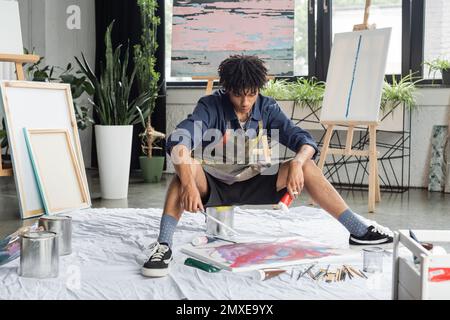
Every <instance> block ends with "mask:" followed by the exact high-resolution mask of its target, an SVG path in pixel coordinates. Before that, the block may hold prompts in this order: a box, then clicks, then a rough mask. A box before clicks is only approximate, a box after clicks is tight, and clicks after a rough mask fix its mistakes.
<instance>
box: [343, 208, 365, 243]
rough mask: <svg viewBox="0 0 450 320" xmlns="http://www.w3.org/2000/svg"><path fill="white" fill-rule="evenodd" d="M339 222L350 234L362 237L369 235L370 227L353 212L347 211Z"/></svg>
mask: <svg viewBox="0 0 450 320" xmlns="http://www.w3.org/2000/svg"><path fill="white" fill-rule="evenodd" d="M338 221H339V222H340V223H341V224H342V225H343V226H344V227H345V228H346V229H347V230H348V232H350V234H352V235H354V236H357V237H361V236H363V235H365V234H366V233H367V228H368V227H369V226H368V225H367V224H366V223H365V222H364V221H363V220H362V219H361V217H360V216H359V215H357V214H356V213H354V212H353V211H352V210H350V209H347V210H345V211H344V212H343V213H342V214H341V215H340V216H339V218H338Z"/></svg>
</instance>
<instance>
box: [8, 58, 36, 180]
mask: <svg viewBox="0 0 450 320" xmlns="http://www.w3.org/2000/svg"><path fill="white" fill-rule="evenodd" d="M39 59H40V57H39V56H37V55H33V54H1V53H0V62H11V63H14V65H15V67H16V76H17V80H20V81H24V80H25V72H24V71H23V64H24V63H36V62H38V61H39ZM12 175H13V170H12V168H6V169H4V168H3V163H2V161H1V160H0V177H11V176H12Z"/></svg>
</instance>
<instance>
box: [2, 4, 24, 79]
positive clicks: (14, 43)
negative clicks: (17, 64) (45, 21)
mask: <svg viewBox="0 0 450 320" xmlns="http://www.w3.org/2000/svg"><path fill="white" fill-rule="evenodd" d="M0 53H2V54H23V43H22V30H21V27H20V15H19V4H18V3H17V2H16V1H0ZM13 72H14V65H13V64H12V63H5V62H0V79H5V80H6V79H11V78H12V77H13V76H14V73H13Z"/></svg>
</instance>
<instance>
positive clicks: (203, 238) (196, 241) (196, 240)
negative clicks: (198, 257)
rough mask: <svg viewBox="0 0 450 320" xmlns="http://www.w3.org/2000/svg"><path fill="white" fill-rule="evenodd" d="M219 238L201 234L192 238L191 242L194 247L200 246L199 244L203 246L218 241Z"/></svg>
mask: <svg viewBox="0 0 450 320" xmlns="http://www.w3.org/2000/svg"><path fill="white" fill-rule="evenodd" d="M217 240H218V239H216V238H213V237H207V236H201V237H197V238H194V239H192V241H191V244H192V245H193V246H194V247H198V246H203V245H205V244H208V243H211V242H214V241H217Z"/></svg>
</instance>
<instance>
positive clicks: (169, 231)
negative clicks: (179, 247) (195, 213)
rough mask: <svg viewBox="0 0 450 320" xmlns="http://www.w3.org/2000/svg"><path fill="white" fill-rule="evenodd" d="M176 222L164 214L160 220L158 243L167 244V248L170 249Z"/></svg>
mask: <svg viewBox="0 0 450 320" xmlns="http://www.w3.org/2000/svg"><path fill="white" fill-rule="evenodd" d="M177 224H178V220H177V219H175V218H174V217H172V216H169V215H167V214H164V215H163V216H162V218H161V225H160V228H159V237H158V242H159V243H167V244H168V245H169V247H172V242H173V234H174V233H175V229H176V227H177Z"/></svg>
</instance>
